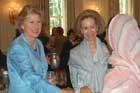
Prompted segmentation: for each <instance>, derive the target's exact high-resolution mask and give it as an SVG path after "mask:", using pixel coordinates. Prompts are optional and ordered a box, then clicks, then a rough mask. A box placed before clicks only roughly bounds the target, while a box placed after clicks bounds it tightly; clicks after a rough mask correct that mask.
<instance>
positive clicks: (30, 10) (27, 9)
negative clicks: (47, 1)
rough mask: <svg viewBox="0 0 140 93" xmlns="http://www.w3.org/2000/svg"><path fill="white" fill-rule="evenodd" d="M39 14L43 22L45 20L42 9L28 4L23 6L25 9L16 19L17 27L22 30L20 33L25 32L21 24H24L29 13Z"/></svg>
mask: <svg viewBox="0 0 140 93" xmlns="http://www.w3.org/2000/svg"><path fill="white" fill-rule="evenodd" d="M32 13H34V14H37V15H39V16H40V18H41V22H42V24H43V23H44V22H43V15H42V12H41V11H40V10H38V9H37V8H34V7H32V6H29V5H26V6H24V7H23V9H22V10H21V12H20V13H19V15H18V17H17V20H16V28H17V29H18V30H19V31H20V33H22V32H23V29H22V27H21V25H22V24H23V22H24V20H25V18H26V17H27V16H28V15H29V14H32Z"/></svg>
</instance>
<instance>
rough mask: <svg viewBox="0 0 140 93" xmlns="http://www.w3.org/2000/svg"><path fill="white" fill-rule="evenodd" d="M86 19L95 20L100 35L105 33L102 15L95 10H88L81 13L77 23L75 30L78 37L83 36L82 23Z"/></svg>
mask: <svg viewBox="0 0 140 93" xmlns="http://www.w3.org/2000/svg"><path fill="white" fill-rule="evenodd" d="M86 18H92V19H94V20H95V23H96V25H97V28H98V34H99V33H101V32H103V31H104V26H105V24H104V20H103V18H102V17H101V16H100V14H99V13H98V12H96V11H94V10H91V9H87V10H84V11H83V12H81V13H80V14H79V16H78V17H77V19H76V21H75V25H74V29H75V31H76V33H77V34H78V35H80V34H81V21H82V20H84V19H86Z"/></svg>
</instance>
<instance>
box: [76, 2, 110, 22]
mask: <svg viewBox="0 0 140 93" xmlns="http://www.w3.org/2000/svg"><path fill="white" fill-rule="evenodd" d="M94 4H97V5H99V8H100V10H101V11H100V14H101V16H102V17H103V18H104V20H105V23H106V24H107V23H108V20H109V19H110V17H109V0H75V17H77V15H78V14H79V13H80V12H81V11H82V10H85V9H92V8H93V7H92V6H93V5H94Z"/></svg>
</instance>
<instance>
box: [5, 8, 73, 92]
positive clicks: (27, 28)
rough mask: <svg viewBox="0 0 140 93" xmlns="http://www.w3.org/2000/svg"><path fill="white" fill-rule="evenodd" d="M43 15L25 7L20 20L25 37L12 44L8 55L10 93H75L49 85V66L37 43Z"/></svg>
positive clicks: (20, 29) (39, 42)
mask: <svg viewBox="0 0 140 93" xmlns="http://www.w3.org/2000/svg"><path fill="white" fill-rule="evenodd" d="M41 16H42V15H41V13H40V11H38V10H37V9H35V8H33V7H31V6H25V7H24V8H23V10H22V11H21V13H20V14H19V16H18V19H17V27H18V29H19V31H21V32H22V34H21V35H20V36H19V37H17V38H16V39H15V40H14V41H13V43H12V44H11V46H10V48H9V51H8V54H7V66H8V72H9V73H8V74H9V80H10V83H9V93H74V91H73V90H61V89H59V88H58V87H56V86H55V85H52V84H50V83H49V82H48V81H47V69H48V64H47V60H46V58H45V54H44V49H43V46H42V43H41V41H40V40H38V39H37V37H38V35H39V34H40V32H41V28H42V19H41Z"/></svg>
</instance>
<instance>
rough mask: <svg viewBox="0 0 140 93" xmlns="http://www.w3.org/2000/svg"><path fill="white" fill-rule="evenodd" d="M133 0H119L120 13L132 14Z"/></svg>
mask: <svg viewBox="0 0 140 93" xmlns="http://www.w3.org/2000/svg"><path fill="white" fill-rule="evenodd" d="M132 1H133V0H119V8H120V13H126V14H130V15H132V14H133V10H132V9H133V8H132V4H133V3H132Z"/></svg>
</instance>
